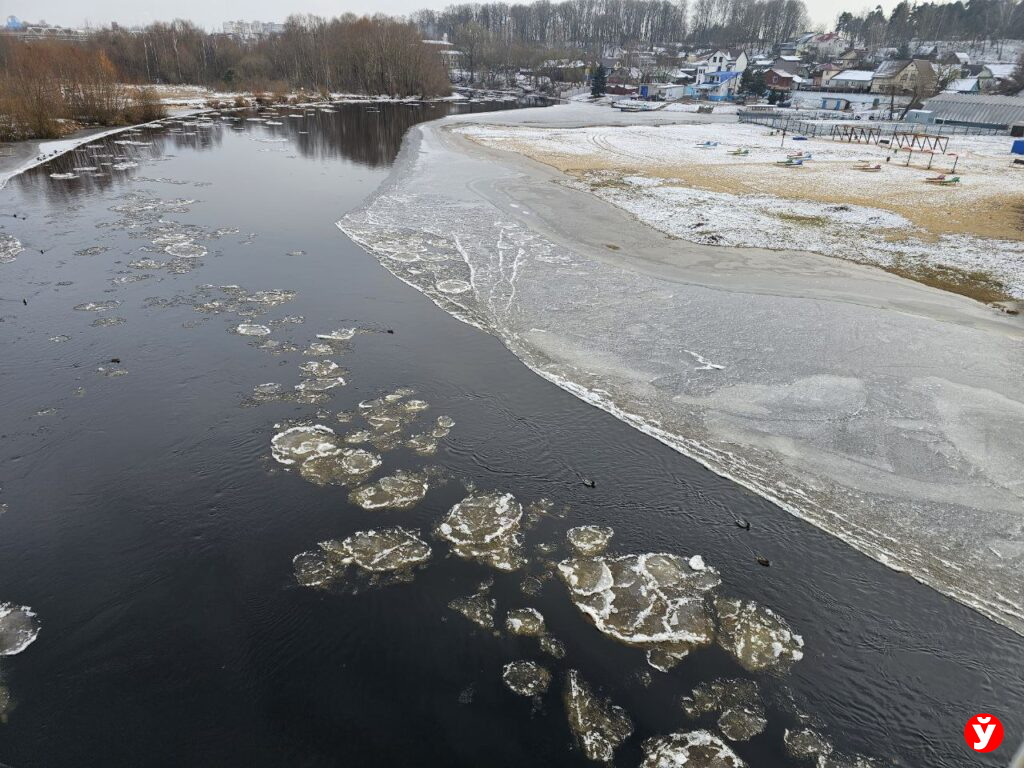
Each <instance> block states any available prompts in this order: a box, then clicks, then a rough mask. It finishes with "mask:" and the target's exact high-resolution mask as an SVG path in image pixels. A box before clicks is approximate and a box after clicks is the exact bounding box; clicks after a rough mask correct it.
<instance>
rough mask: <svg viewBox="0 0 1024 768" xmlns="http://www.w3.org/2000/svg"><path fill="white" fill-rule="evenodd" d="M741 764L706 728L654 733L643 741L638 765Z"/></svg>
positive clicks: (722, 767)
mask: <svg viewBox="0 0 1024 768" xmlns="http://www.w3.org/2000/svg"><path fill="white" fill-rule="evenodd" d="M682 766H686V768H745V766H746V763H745V762H743V760H742V759H741V758H740V756H739V755H737V754H736V753H735V752H733V751H732V748H731V747H729V745H728V744H726V743H725V742H724V741H722V740H721V739H720V738H718V737H717V736H715V735H714V734H712V733H709V732H708V731H690V732H689V733H673V734H671V735H669V736H658V737H655V738H653V739H648V740H647V741H645V742H644V760H643V762H642V763H641V764H640V768H682Z"/></svg>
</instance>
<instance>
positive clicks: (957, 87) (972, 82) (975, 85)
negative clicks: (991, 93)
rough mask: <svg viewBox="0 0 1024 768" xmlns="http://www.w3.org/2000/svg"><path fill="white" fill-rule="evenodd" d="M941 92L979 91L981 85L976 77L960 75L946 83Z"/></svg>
mask: <svg viewBox="0 0 1024 768" xmlns="http://www.w3.org/2000/svg"><path fill="white" fill-rule="evenodd" d="M942 92H943V93H981V85H980V83H979V80H978V78H976V77H961V78H959V79H957V80H954V81H953V82H951V83H950V84H949V85H947V86H946V87H945V88H944V89H943V91H942Z"/></svg>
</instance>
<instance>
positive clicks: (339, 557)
mask: <svg viewBox="0 0 1024 768" xmlns="http://www.w3.org/2000/svg"><path fill="white" fill-rule="evenodd" d="M429 559H430V546H429V545H428V544H427V543H426V542H425V541H423V540H422V539H421V538H420V537H419V536H417V535H416V533H415V532H413V531H410V530H407V529H405V528H400V527H395V528H381V529H378V530H373V531H359V532H357V533H354V534H352V535H351V536H349V537H348V538H346V539H344V540H342V541H338V540H336V539H335V540H331V541H323V542H320V544H319V549H317V550H314V551H312V552H302V553H300V554H298V555H296V556H295V559H294V560H293V566H294V569H295V578H296V580H297V581H298V582H299V584H301V585H302V586H304V587H327V586H330V585H331V584H332V583H333V582H337V581H340V580H342V579H343V578H344V577H345V575H346V572H347V570H348V568H349V566H355V567H356V568H358V569H360V570H361V571H363V572H365V573H367V574H372V575H374V576H378V575H382V574H383V575H387V576H389V577H391V580H392V581H408V580H410V579H411V578H412V571H413V569H414V568H415V567H416V566H419V565H422V564H423V563H425V562H426V561H427V560H429Z"/></svg>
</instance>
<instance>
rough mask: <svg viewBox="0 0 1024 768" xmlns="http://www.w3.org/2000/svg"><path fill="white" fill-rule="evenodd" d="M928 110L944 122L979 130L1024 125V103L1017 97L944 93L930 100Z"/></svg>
mask: <svg viewBox="0 0 1024 768" xmlns="http://www.w3.org/2000/svg"><path fill="white" fill-rule="evenodd" d="M924 108H925V109H927V110H929V111H930V112H932V114H933V115H934V116H935V119H936V120H940V121H942V122H949V123H952V122H956V123H966V124H970V125H979V126H988V125H1013V124H1014V123H1024V99H1022V98H1018V97H1017V96H975V95H973V94H967V93H940V94H939V95H938V96H932V97H931V98H930V99H928V100H927V101H926V102H925V103H924Z"/></svg>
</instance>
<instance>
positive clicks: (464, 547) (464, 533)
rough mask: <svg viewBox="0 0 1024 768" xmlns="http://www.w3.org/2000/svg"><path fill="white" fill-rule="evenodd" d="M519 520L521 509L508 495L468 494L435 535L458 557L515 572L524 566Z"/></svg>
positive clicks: (512, 497)
mask: <svg viewBox="0 0 1024 768" xmlns="http://www.w3.org/2000/svg"><path fill="white" fill-rule="evenodd" d="M522 517H523V507H522V505H521V504H520V503H519V502H518V501H516V498H515V497H514V496H513V495H512V494H511V493H505V494H502V493H487V494H470V495H469V496H467V497H466V498H465V499H463V500H462V501H460V502H459V503H458V504H456V505H455V506H453V507H452V508H451V509H450V510H449V511H448V514H447V516H446V517H445V518H444V520H443V521H442V522H441V524H440V525H438V527H437V534H438V535H439V536H441V538H443V539H445V540H447V541H448V542H450V543H451V545H452V551H454V552H455V554H457V555H458V556H459V557H463V558H466V559H468V560H477V561H479V562H482V563H484V564H486V565H489V566H491V567H492V568H497V569H498V570H499V571H514V570H515V569H517V568H519V567H520V566H522V565H523V563H524V560H523V557H522V554H521V549H522V537H521V534H520V530H519V529H520V523H521V520H522Z"/></svg>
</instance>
